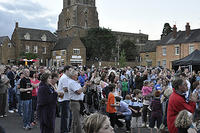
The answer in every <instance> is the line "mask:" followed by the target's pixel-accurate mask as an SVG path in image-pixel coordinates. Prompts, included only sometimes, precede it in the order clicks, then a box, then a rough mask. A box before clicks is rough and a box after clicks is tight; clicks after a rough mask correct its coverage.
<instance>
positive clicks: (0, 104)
mask: <svg viewBox="0 0 200 133" xmlns="http://www.w3.org/2000/svg"><path fill="white" fill-rule="evenodd" d="M6 99H7V93H3V94H0V115H5V114H6Z"/></svg>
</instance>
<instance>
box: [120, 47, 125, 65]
mask: <svg viewBox="0 0 200 133" xmlns="http://www.w3.org/2000/svg"><path fill="white" fill-rule="evenodd" d="M119 65H120V67H125V66H126V55H125V52H124V50H122V51H121V52H120V58H119Z"/></svg>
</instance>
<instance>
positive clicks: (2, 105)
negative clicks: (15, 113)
mask: <svg viewBox="0 0 200 133" xmlns="http://www.w3.org/2000/svg"><path fill="white" fill-rule="evenodd" d="M4 71H5V67H4V66H0V118H3V117H5V116H7V115H6V99H7V89H8V88H9V86H10V84H9V79H8V77H7V76H6V75H5V74H4Z"/></svg>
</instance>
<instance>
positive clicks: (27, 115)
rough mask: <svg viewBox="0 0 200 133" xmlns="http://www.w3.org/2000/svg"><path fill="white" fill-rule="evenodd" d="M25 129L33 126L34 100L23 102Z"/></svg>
mask: <svg viewBox="0 0 200 133" xmlns="http://www.w3.org/2000/svg"><path fill="white" fill-rule="evenodd" d="M22 105H23V123H24V127H26V126H30V124H31V113H32V100H31V99H30V100H22Z"/></svg>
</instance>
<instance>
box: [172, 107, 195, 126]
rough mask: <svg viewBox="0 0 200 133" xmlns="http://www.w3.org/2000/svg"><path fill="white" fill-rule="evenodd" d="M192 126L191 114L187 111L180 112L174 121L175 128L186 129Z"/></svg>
mask: <svg viewBox="0 0 200 133" xmlns="http://www.w3.org/2000/svg"><path fill="white" fill-rule="evenodd" d="M191 124H192V113H190V112H189V111H187V110H182V111H180V112H179V113H178V115H177V117H176V120H175V127H177V128H188V127H190V126H191Z"/></svg>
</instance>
